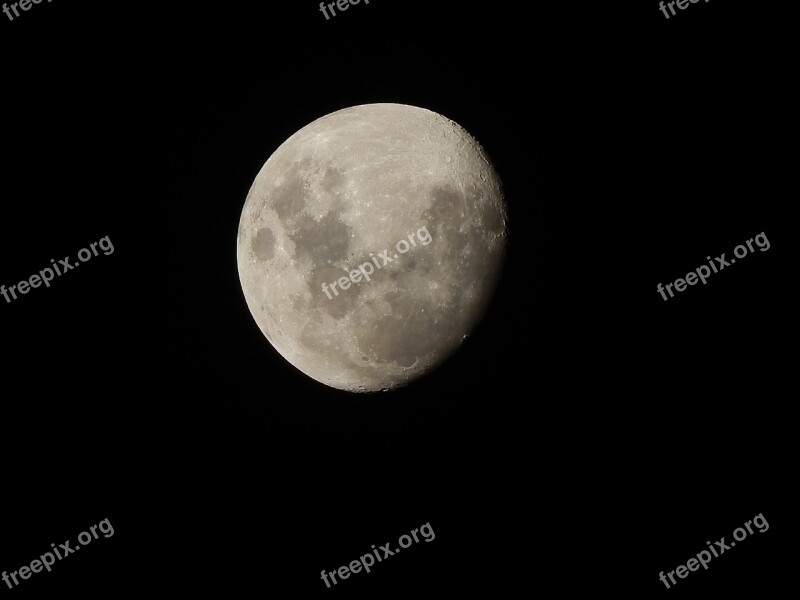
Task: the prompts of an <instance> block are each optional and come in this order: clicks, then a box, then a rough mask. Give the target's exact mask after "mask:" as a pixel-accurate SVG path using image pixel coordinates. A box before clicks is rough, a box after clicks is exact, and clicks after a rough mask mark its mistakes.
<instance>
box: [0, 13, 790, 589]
mask: <svg viewBox="0 0 800 600" xmlns="http://www.w3.org/2000/svg"><path fill="white" fill-rule="evenodd" d="M789 23H790V22H789V21H788V19H787V17H786V16H784V15H780V14H777V13H776V12H775V11H774V10H773V9H772V8H770V7H769V6H768V5H767V4H757V3H753V2H751V3H741V4H736V3H731V2H722V1H720V0H711V1H710V2H708V3H704V2H700V3H698V4H692V5H690V6H689V7H688V8H687V9H686V10H685V11H681V12H679V14H677V15H676V16H675V17H673V18H671V19H669V20H667V19H665V18H664V17H663V15H662V14H661V12H660V11H659V10H658V5H657V3H656V2H654V1H652V0H649V1H648V2H638V3H636V4H630V5H625V4H622V3H591V4H575V3H560V4H559V3H550V4H546V3H543V4H542V5H536V4H532V3H528V4H511V3H510V2H506V3H496V4H489V3H475V4H467V3H464V2H437V3H414V2H404V3H400V2H398V1H397V0H373V1H372V2H371V3H370V4H369V5H365V4H364V3H361V4H360V5H358V6H355V7H352V8H350V9H349V10H348V11H347V12H345V13H343V14H341V15H339V16H337V17H335V18H334V19H331V20H330V21H326V20H325V19H324V17H323V16H322V15H321V14H320V12H319V11H318V4H316V3H314V2H308V1H305V0H304V1H297V2H291V3H289V2H286V3H272V4H269V5H265V6H264V7H262V8H256V7H255V6H251V5H249V4H247V3H244V2H237V3H229V4H226V5H224V6H223V5H221V4H219V3H218V4H217V5H208V6H203V5H201V4H198V3H170V4H169V7H168V8H167V7H165V6H163V5H162V4H152V3H115V4H114V5H113V6H112V5H110V4H109V3H99V2H67V1H66V0H54V2H52V3H51V4H48V3H43V4H39V5H35V6H33V7H32V8H31V10H30V11H29V12H26V13H23V15H22V16H21V17H19V18H18V19H16V20H15V21H13V22H10V21H8V20H7V19H6V17H5V16H4V15H2V16H0V50H1V51H2V57H3V68H2V74H1V75H0V77H2V82H3V87H2V89H3V94H2V108H3V111H2V119H0V127H1V128H2V129H1V130H0V133H1V134H2V135H1V137H0V141H1V143H0V146H1V147H2V151H3V154H2V160H3V162H2V178H1V179H0V199H1V201H2V204H0V206H1V207H2V208H0V257H2V258H0V261H1V262H0V283H3V284H5V285H6V286H10V285H13V284H16V283H17V282H18V281H20V280H22V279H27V278H28V277H29V276H30V275H31V274H33V273H36V272H38V271H39V270H40V269H41V268H43V267H45V266H47V265H48V264H49V261H50V259H51V258H55V259H59V258H61V257H63V256H67V255H70V256H74V255H75V254H76V253H77V251H78V250H79V249H80V248H82V247H84V246H87V245H88V244H89V243H91V242H93V241H96V240H98V239H100V238H102V237H104V236H106V235H107V236H109V237H110V239H111V241H112V242H113V243H114V246H115V252H114V253H113V254H112V255H110V256H100V257H98V258H95V259H93V260H92V261H90V262H88V263H86V264H85V265H82V266H81V268H80V269H78V270H77V271H72V272H70V273H69V274H68V276H66V275H65V276H63V277H60V278H57V280H56V281H55V282H54V284H53V285H52V287H51V288H49V289H37V290H33V291H32V292H31V293H29V294H28V295H26V296H24V297H21V298H20V299H19V300H16V301H14V302H13V303H11V304H7V303H5V301H4V300H2V299H0V327H1V328H2V329H0V341H1V342H2V352H3V354H2V356H3V362H2V364H3V386H2V391H0V402H2V404H1V405H0V411H2V412H0V439H2V446H0V450H2V454H0V461H2V462H1V463H0V468H1V470H0V507H2V512H0V570H5V571H14V570H17V569H18V568H19V567H21V566H23V565H25V564H30V562H31V561H32V560H33V559H35V558H37V557H38V556H39V555H41V554H42V553H44V552H46V551H48V550H49V548H50V544H51V543H52V542H55V543H57V544H58V543H61V542H63V541H64V540H67V539H69V540H75V538H76V537H77V535H78V533H80V532H81V531H83V530H86V529H88V527H89V526H91V525H94V524H96V523H97V522H99V521H101V520H102V519H105V518H109V519H110V521H111V523H112V525H113V526H114V528H115V535H114V536H113V537H111V538H109V539H102V538H101V539H100V540H99V541H96V542H93V543H92V545H91V547H90V548H86V549H85V550H86V552H79V553H78V554H77V555H72V556H70V557H69V560H66V559H65V560H64V561H61V562H58V563H56V565H55V567H54V570H53V572H52V573H50V574H36V575H34V576H32V578H31V579H29V580H27V581H24V582H22V584H21V585H20V586H19V587H17V588H15V589H13V590H9V589H7V588H6V587H5V585H0V594H8V595H9V596H10V595H14V596H24V595H30V596H31V597H41V596H45V595H47V594H50V593H63V592H72V591H74V592H76V593H80V594H84V595H89V596H91V597H100V596H107V595H119V594H120V593H125V592H128V591H135V592H140V593H148V594H153V593H159V594H160V593H162V592H167V593H168V592H175V593H178V594H181V595H188V594H195V593H200V592H206V591H209V592H212V593H220V594H225V595H229V594H235V593H240V594H245V593H247V594H252V593H266V594H270V593H276V594H279V595H285V596H288V597H299V596H301V595H302V596H306V595H312V594H321V595H327V596H330V595H340V596H341V595H350V594H352V595H357V596H358V595H367V594H370V595H372V594H381V595H385V596H390V597H394V596H407V595H408V594H412V593H414V594H427V593H437V592H438V593H441V594H460V593H465V592H476V593H485V594H496V595H498V596H500V595H506V594H510V593H512V592H519V591H522V592H523V593H529V592H532V593H535V592H536V591H540V590H541V591H564V590H568V591H569V592H583V593H586V592H601V591H603V592H604V591H606V590H608V591H612V590H613V591H614V592H616V593H618V594H620V593H621V594H622V595H625V596H628V595H630V596H632V597H637V598H640V597H652V596H655V595H658V594H665V595H670V594H671V595H673V596H676V595H687V596H690V597H691V596H694V595H697V596H700V595H701V594H702V595H705V596H708V595H709V594H722V593H729V592H732V591H739V592H741V591H750V592H759V593H761V595H765V594H766V595H767V597H771V594H774V593H776V592H777V591H779V590H782V589H783V587H782V585H783V582H784V581H785V580H787V577H786V575H788V574H789V573H791V572H792V569H793V559H794V558H796V552H793V551H792V550H791V547H792V545H793V544H792V541H791V538H792V536H793V533H794V522H793V521H792V520H791V515H790V511H789V507H790V506H791V505H792V502H791V500H792V498H790V496H789V494H790V490H792V489H793V486H792V485H791V482H792V479H793V478H794V472H793V470H792V466H793V462H792V461H791V460H790V447H792V451H793V445H792V444H791V442H792V441H793V440H792V429H793V428H792V425H791V422H792V421H791V418H790V415H791V414H793V411H792V410H791V398H792V397H794V396H795V395H796V393H793V390H794V387H793V386H792V385H790V383H792V382H790V380H789V368H790V365H793V363H790V360H789V356H790V348H791V347H792V346H791V344H792V342H793V338H794V336H793V335H792V332H793V331H794V328H793V327H792V325H793V321H790V319H789V313H788V311H787V310H786V308H787V307H788V302H789V300H790V298H792V295H791V293H792V290H791V288H792V286H791V283H792V280H793V275H792V274H793V272H794V270H793V269H792V265H791V264H790V262H789V260H788V253H789V251H790V250H789V248H790V243H791V238H790V237H789V233H788V231H789V227H788V224H789V216H788V207H789V200H790V198H791V197H792V196H793V195H794V194H792V193H791V191H790V190H791V189H792V188H791V187H788V186H787V185H786V184H785V183H784V181H783V179H784V177H783V175H784V173H786V172H787V170H788V169H789V157H788V152H787V147H790V146H791V143H790V142H791V139H792V137H793V136H791V135H790V134H789V120H788V119H789V107H790V105H791V104H792V103H791V101H790V94H791V89H792V85H791V83H792V82H791V71H790V70H789V68H788V57H789V52H788V50H787V47H788V41H789V37H788V35H787V34H786V33H785V32H784V29H785V26H786V27H788V25H789ZM371 102H398V103H404V104H413V105H417V106H422V107H425V108H428V109H431V110H434V111H436V112H440V113H442V114H444V115H445V116H447V117H449V118H451V119H453V120H455V121H456V122H458V123H459V124H461V125H462V126H463V127H465V128H466V129H467V131H469V132H470V133H471V134H473V135H474V136H475V137H476V138H477V139H478V140H479V141H480V142H481V144H482V145H483V146H484V147H485V149H486V150H487V152H488V153H489V155H490V156H491V157H492V159H493V161H494V163H495V166H496V168H497V170H498V172H499V174H500V176H501V177H502V179H503V181H504V184H505V188H506V194H507V200H508V203H509V213H510V253H509V259H508V261H507V264H506V267H505V269H504V272H503V277H502V281H501V284H500V287H499V290H498V293H497V296H496V298H495V300H494V302H493V305H492V308H491V310H490V312H489V314H488V315H487V318H486V319H485V321H484V322H483V323H482V324H481V326H480V327H479V328H478V329H477V330H476V331H475V334H474V335H473V336H471V337H470V339H469V340H468V341H467V343H466V344H465V345H464V346H463V348H462V349H461V350H460V351H459V352H458V353H457V354H456V355H455V356H454V357H453V358H452V359H451V360H450V361H448V362H447V363H446V364H445V365H443V366H442V367H441V368H439V369H438V370H437V371H435V372H434V373H432V374H431V375H430V376H429V377H427V378H425V379H422V380H420V381H418V382H416V383H414V384H413V385H411V386H409V387H407V388H406V389H404V390H401V391H397V392H391V393H385V394H375V395H368V396H353V395H350V394H347V393H344V392H338V391H336V390H332V389H329V388H326V387H325V386H323V385H321V384H318V383H317V382H315V381H313V380H311V379H309V378H307V377H306V376H305V375H303V374H302V373H300V372H299V371H297V370H296V369H295V368H294V367H292V366H291V365H289V364H288V363H286V362H285V361H284V360H283V359H282V358H281V357H280V356H279V355H278V354H277V352H275V351H274V350H273V349H272V348H271V347H270V346H269V344H268V343H266V341H265V339H264V338H263V336H262V335H261V334H260V332H259V331H258V328H257V327H256V326H255V324H254V322H253V320H252V318H251V316H250V314H249V312H248V310H247V306H246V304H245V302H244V298H243V296H242V293H241V289H240V287H239V284H238V274H237V271H236V260H235V240H236V229H237V226H238V219H239V215H240V212H241V209H242V206H243V202H244V198H245V196H246V194H247V191H248V189H249V187H250V185H251V183H252V181H253V178H254V177H255V175H256V173H257V172H258V170H259V169H260V168H261V166H262V165H263V163H264V161H265V160H266V159H267V158H268V157H269V155H270V154H271V153H272V152H273V151H274V150H275V149H276V148H277V146H278V145H279V144H280V143H282V142H283V141H284V140H285V139H286V138H287V137H289V136H290V135H291V134H292V133H294V132H295V131H296V130H298V129H300V128H301V127H303V126H304V125H306V124H308V123H309V122H311V121H313V120H314V119H316V118H318V117H321V116H323V115H325V114H328V113H330V112H333V111H335V110H338V109H340V108H344V107H347V106H352V105H356V104H365V103H371ZM761 232H764V234H765V235H766V236H767V238H768V239H769V241H770V244H771V247H770V249H769V250H768V251H766V252H759V251H756V252H755V253H754V254H751V255H748V256H747V258H745V259H742V260H741V261H739V262H737V263H736V264H734V265H732V266H731V267H730V268H728V269H726V270H724V271H723V272H721V273H719V274H716V275H712V276H711V278H710V279H709V283H708V285H706V286H700V285H697V286H694V287H690V288H688V290H687V291H685V292H683V293H682V294H679V296H678V297H676V298H674V299H671V300H669V301H668V302H664V301H663V300H662V298H661V296H660V295H659V294H658V293H657V292H656V284H658V283H659V282H660V283H662V284H666V283H670V282H672V281H674V280H675V279H677V278H679V277H682V276H684V275H685V274H686V273H688V272H689V271H692V270H694V269H695V268H697V267H698V266H700V265H701V264H704V263H706V261H705V257H706V256H712V257H714V256H718V255H720V254H722V253H723V252H726V253H727V256H728V258H730V256H731V255H732V252H733V248H734V247H735V246H736V245H738V244H740V243H743V242H745V241H746V240H747V239H750V238H753V237H755V236H756V235H757V234H759V233H761ZM759 513H763V515H764V517H765V519H766V520H767V521H768V522H769V524H770V529H769V530H768V531H767V532H766V533H764V534H755V535H754V536H752V539H751V538H750V537H748V538H747V540H746V541H744V542H742V543H740V544H739V545H737V547H736V548H733V549H732V550H731V551H730V554H727V553H726V554H725V555H724V556H722V557H720V558H717V559H714V560H713V561H712V562H711V563H710V565H709V570H708V571H706V572H699V573H692V574H690V576H689V577H688V578H687V579H685V580H680V581H679V583H678V585H677V586H675V587H673V589H670V590H667V589H665V587H664V586H663V584H662V583H660V581H659V580H658V573H659V572H660V571H665V572H666V571H670V570H674V569H675V568H676V567H677V566H679V565H680V564H685V563H686V562H687V560H688V559H690V558H692V557H693V556H694V555H696V554H697V553H698V552H700V551H701V550H703V549H704V548H705V546H706V544H705V542H706V541H707V540H708V541H712V542H713V541H714V540H717V539H719V538H721V537H722V536H723V535H724V536H726V540H728V541H730V539H731V533H732V531H733V530H734V529H735V528H736V527H739V526H741V525H742V524H743V523H744V522H745V521H747V520H750V519H752V518H753V517H754V516H755V515H757V514H759ZM423 523H430V526H431V528H432V529H433V530H434V532H435V534H436V538H435V539H434V540H433V541H432V542H430V543H420V544H415V545H414V546H412V547H411V548H410V549H408V550H406V551H404V552H403V553H401V554H400V555H398V556H395V557H392V558H391V560H389V559H387V560H386V562H385V563H381V564H380V565H376V567H375V568H374V569H373V572H372V573H370V574H364V573H360V574H358V575H353V576H351V577H350V578H349V579H347V580H346V581H343V582H341V583H340V584H338V585H336V586H335V587H334V588H333V589H327V588H326V587H325V585H324V584H323V583H322V581H321V580H320V575H319V574H320V571H321V570H322V569H325V570H326V571H332V570H334V569H336V568H338V567H339V566H341V565H345V564H347V563H349V562H350V561H352V560H354V559H356V558H358V557H359V556H361V555H362V554H365V553H367V552H368V551H369V550H370V546H371V545H372V544H375V545H376V546H377V545H383V544H385V543H387V542H391V543H392V546H393V547H396V545H397V538H398V537H399V536H400V535H402V534H404V533H408V532H409V531H410V530H412V529H414V528H417V527H419V526H420V525H422V524H423Z"/></svg>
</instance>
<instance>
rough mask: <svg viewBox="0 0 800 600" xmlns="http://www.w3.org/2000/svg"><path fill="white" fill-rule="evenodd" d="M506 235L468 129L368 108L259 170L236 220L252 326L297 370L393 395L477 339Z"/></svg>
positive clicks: (493, 188)
mask: <svg viewBox="0 0 800 600" xmlns="http://www.w3.org/2000/svg"><path fill="white" fill-rule="evenodd" d="M506 239H507V213H506V206H505V201H504V197H503V191H502V186H501V182H500V179H499V177H498V176H497V173H496V172H495V170H494V168H493V167H492V165H491V163H490V162H489V159H488V158H487V156H486V155H485V153H484V151H483V149H482V148H481V146H480V145H479V144H478V143H477V142H476V141H475V140H474V139H473V138H472V137H471V136H470V135H469V134H468V133H467V132H466V131H465V130H464V129H462V128H461V127H460V126H459V125H457V124H456V123H454V122H453V121H451V120H449V119H447V118H445V117H443V116H442V115H439V114H437V113H434V112H431V111H429V110H425V109H422V108H417V107H414V106H407V105H401V104H367V105H362V106H355V107H352V108H346V109H344V110H340V111H337V112H334V113H331V114H329V115H327V116H325V117H322V118H320V119H317V120H316V121H314V122H313V123H310V124H309V125H307V126H305V127H303V128H302V129H301V130H299V131H298V132H297V133H295V134H294V135H292V136H291V137H290V138H289V139H288V140H286V141H285V142H284V143H283V144H281V146H280V147H279V148H278V149H277V150H276V151H275V153H274V154H273V155H272V156H270V158H269V160H267V162H266V163H265V164H264V166H263V167H262V169H261V171H260V172H259V173H258V175H257V176H256V179H255V181H254V183H253V185H252V187H251V188H250V192H249V194H248V195H247V199H246V201H245V204H244V209H243V211H242V216H241V220H240V223H239V234H238V239H237V259H238V268H239V279H240V281H241V284H242V290H243V291H244V297H245V300H246V302H247V306H248V307H249V309H250V312H251V313H252V315H253V318H254V319H255V321H256V323H257V324H258V327H259V328H260V329H261V331H262V332H263V334H264V335H265V336H266V338H267V339H268V340H269V342H270V343H271V344H272V345H273V346H274V347H275V349H276V350H277V351H278V352H279V353H280V354H281V355H282V356H283V357H284V358H285V359H286V360H288V361H289V362H290V363H291V364H292V365H294V366H295V367H297V368H298V369H299V370H300V371H302V372H303V373H305V374H306V375H308V376H310V377H312V378H314V379H316V380H317V381H319V382H322V383H324V384H326V385H328V386H331V387H334V388H338V389H341V390H347V391H351V392H371V391H378V390H389V389H392V388H396V387H399V386H403V385H405V384H407V383H409V382H411V381H413V380H414V379H417V378H418V377H420V376H422V375H423V374H425V373H426V372H428V371H430V370H431V369H432V368H433V367H435V366H436V365H438V364H439V363H441V362H442V361H443V360H445V359H446V358H447V357H448V356H449V355H450V354H452V353H453V351H454V350H456V349H457V348H458V346H459V344H461V343H462V340H463V339H464V338H465V337H466V336H467V335H468V334H469V333H470V331H472V329H473V328H474V327H475V325H476V324H477V323H478V321H479V320H480V318H481V316H482V315H483V313H484V311H485V309H486V307H487V305H488V303H489V300H490V299H491V296H492V292H493V290H494V288H495V287H496V283H497V279H498V274H499V271H500V268H501V266H502V262H503V259H504V256H505V252H506Z"/></svg>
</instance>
